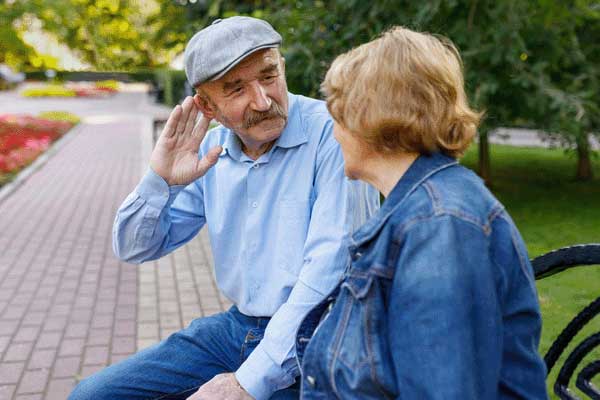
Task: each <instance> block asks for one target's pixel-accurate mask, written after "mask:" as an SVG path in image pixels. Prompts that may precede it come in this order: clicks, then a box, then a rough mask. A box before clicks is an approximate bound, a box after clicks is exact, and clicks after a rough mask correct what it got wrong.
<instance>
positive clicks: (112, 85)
mask: <svg viewBox="0 0 600 400" xmlns="http://www.w3.org/2000/svg"><path fill="white" fill-rule="evenodd" d="M94 86H96V88H97V89H106V90H109V91H117V90H119V82H118V81H115V80H114V79H109V80H106V81H97V82H94Z"/></svg>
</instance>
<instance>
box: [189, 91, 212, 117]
mask: <svg viewBox="0 0 600 400" xmlns="http://www.w3.org/2000/svg"><path fill="white" fill-rule="evenodd" d="M194 104H196V107H198V109H199V110H200V112H201V113H202V115H204V116H205V117H206V118H210V119H214V118H215V115H216V110H215V109H214V106H213V105H212V104H211V103H210V102H209V101H208V99H207V98H206V97H204V96H201V95H199V94H195V95H194Z"/></svg>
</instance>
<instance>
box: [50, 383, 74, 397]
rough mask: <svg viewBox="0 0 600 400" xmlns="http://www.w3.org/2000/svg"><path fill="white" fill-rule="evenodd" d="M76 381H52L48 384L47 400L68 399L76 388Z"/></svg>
mask: <svg viewBox="0 0 600 400" xmlns="http://www.w3.org/2000/svg"><path fill="white" fill-rule="evenodd" d="M75 383H76V381H75V379H72V378H71V379H52V380H51V381H50V383H49V384H48V391H47V392H46V399H48V400H53V399H57V400H58V399H66V398H67V396H69V394H70V393H71V391H72V390H73V388H74V387H75Z"/></svg>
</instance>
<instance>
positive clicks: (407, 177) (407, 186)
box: [350, 153, 458, 253]
mask: <svg viewBox="0 0 600 400" xmlns="http://www.w3.org/2000/svg"><path fill="white" fill-rule="evenodd" d="M456 164H458V161H456V160H455V159H454V158H451V157H448V156H445V155H443V154H441V153H434V154H432V155H430V156H425V155H420V156H419V157H418V158H417V159H416V160H415V161H414V162H413V163H412V164H411V166H410V167H409V168H408V170H407V171H406V173H405V174H404V175H403V176H402V178H400V180H399V181H398V183H397V184H396V186H394V188H393V189H392V191H391V192H390V194H389V196H388V197H387V199H386V200H385V201H384V202H383V205H382V206H381V208H380V209H379V211H378V212H377V214H375V215H374V216H373V217H372V218H371V219H370V220H369V221H367V223H366V224H365V225H363V226H362V227H361V228H360V229H359V230H358V231H356V232H355V233H354V235H352V244H351V246H350V248H351V252H352V253H354V251H353V250H355V249H356V248H358V247H359V246H361V245H362V244H364V243H365V242H367V241H369V240H371V239H372V238H373V237H374V236H375V235H376V234H377V232H379V230H380V229H381V227H382V226H383V225H384V224H385V222H386V221H387V220H388V219H389V218H390V216H391V215H392V214H393V213H394V211H396V209H397V208H398V207H400V206H401V204H402V203H403V202H404V200H405V199H406V198H407V197H408V196H409V195H410V194H411V193H412V192H414V191H415V190H416V189H417V188H418V187H419V186H420V185H421V184H422V183H423V182H424V181H425V180H426V179H427V178H429V177H430V176H431V175H433V174H435V173H436V172H438V171H440V170H442V169H445V168H448V167H451V166H453V165H456Z"/></svg>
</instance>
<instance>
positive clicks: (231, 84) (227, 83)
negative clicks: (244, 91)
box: [223, 79, 243, 92]
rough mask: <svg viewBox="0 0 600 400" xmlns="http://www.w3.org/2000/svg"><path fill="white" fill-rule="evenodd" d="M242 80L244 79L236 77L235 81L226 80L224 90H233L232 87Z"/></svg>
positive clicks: (239, 83)
mask: <svg viewBox="0 0 600 400" xmlns="http://www.w3.org/2000/svg"><path fill="white" fill-rule="evenodd" d="M242 82H243V81H242V80H241V79H236V80H235V81H229V82H225V83H223V91H224V92H227V91H228V90H231V89H233V88H235V87H237V86H239V85H241V84H242Z"/></svg>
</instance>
